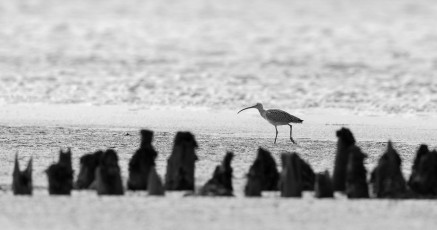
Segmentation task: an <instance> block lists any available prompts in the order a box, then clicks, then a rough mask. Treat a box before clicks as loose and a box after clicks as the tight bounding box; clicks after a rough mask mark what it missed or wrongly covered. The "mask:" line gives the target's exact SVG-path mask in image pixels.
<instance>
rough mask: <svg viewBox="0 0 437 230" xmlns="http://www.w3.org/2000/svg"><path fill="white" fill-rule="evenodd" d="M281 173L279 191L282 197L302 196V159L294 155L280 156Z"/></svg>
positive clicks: (285, 154) (284, 154)
mask: <svg viewBox="0 0 437 230" xmlns="http://www.w3.org/2000/svg"><path fill="white" fill-rule="evenodd" d="M281 160H282V172H281V179H280V183H279V191H280V192H281V196H282V197H301V196H302V187H303V185H302V159H300V157H299V155H297V154H296V153H291V154H290V153H283V154H282V155H281Z"/></svg>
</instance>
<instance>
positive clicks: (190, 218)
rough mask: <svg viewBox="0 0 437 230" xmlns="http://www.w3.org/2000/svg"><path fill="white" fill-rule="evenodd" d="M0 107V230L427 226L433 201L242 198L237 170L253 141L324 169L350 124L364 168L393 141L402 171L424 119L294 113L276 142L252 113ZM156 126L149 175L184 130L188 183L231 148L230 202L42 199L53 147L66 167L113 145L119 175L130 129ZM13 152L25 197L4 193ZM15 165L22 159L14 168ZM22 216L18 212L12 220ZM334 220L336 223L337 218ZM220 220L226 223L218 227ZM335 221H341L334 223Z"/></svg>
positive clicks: (422, 133)
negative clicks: (29, 175)
mask: <svg viewBox="0 0 437 230" xmlns="http://www.w3.org/2000/svg"><path fill="white" fill-rule="evenodd" d="M4 108H5V109H3V110H2V111H0V118H1V119H0V124H1V125H2V126H0V133H1V136H0V138H1V139H0V141H1V145H0V152H1V155H0V158H1V165H0V184H1V187H2V190H3V192H1V195H0V206H1V207H3V208H2V209H1V211H0V222H1V223H2V226H6V228H5V229H59V228H61V227H63V226H68V227H67V228H66V229H94V228H105V229H120V228H121V227H123V228H127V227H129V228H134V227H147V228H148V229H174V228H176V227H178V228H179V229H206V228H212V229H236V228H240V229H285V228H293V227H294V228H298V229H351V228H352V227H353V228H354V229H382V228H385V229H395V228H396V229H412V228H416V227H421V228H422V229H432V228H433V227H435V226H436V224H437V222H436V221H435V218H434V216H435V215H436V214H437V208H436V207H437V206H436V204H437V203H436V201H427V200H421V201H390V200H372V201H364V200H363V201H348V200H346V199H345V198H344V197H343V196H342V195H341V194H337V198H336V199H335V200H323V201H321V200H315V199H314V198H312V195H311V194H309V193H308V194H306V195H305V197H304V198H303V199H281V198H279V197H278V194H277V193H269V194H265V195H266V197H264V198H261V199H246V198H244V197H243V194H242V189H243V186H244V184H245V177H244V175H245V173H246V172H247V170H248V168H249V166H250V164H251V163H252V161H253V159H254V157H255V153H256V150H257V148H258V147H259V146H261V147H264V148H267V149H269V150H270V151H271V152H272V153H273V154H274V156H275V158H276V160H277V162H279V154H280V153H282V152H284V151H296V152H298V153H299V154H301V156H302V157H303V158H304V159H305V160H307V161H308V162H309V163H310V164H311V165H312V167H313V169H314V170H315V171H322V170H325V169H329V170H331V169H332V165H333V161H334V152H335V143H336V137H335V134H334V132H335V131H336V130H337V129H339V128H341V127H342V126H346V127H349V128H351V129H352V130H353V132H354V134H355V136H356V138H357V140H358V145H359V146H360V147H362V149H363V151H364V152H366V153H367V154H368V156H369V157H368V159H367V160H366V166H367V168H368V170H371V169H372V168H373V166H374V165H375V163H376V161H377V159H378V157H379V156H380V154H382V152H383V151H384V149H385V146H386V141H387V140H388V138H390V139H392V140H393V141H394V142H395V147H396V148H397V150H398V151H399V153H400V155H401V157H402V159H403V165H402V169H403V172H404V174H405V175H409V173H410V168H411V162H412V160H413V157H414V154H415V151H416V148H417V144H419V143H422V142H423V143H428V144H430V145H431V146H432V147H435V144H434V143H436V140H435V138H436V137H437V135H436V134H437V128H436V124H435V123H434V122H432V121H433V119H434V118H433V116H431V115H423V116H421V117H419V116H416V117H411V116H405V117H402V116H381V117H375V116H373V117H370V116H369V117H367V116H358V115H351V113H350V112H347V111H342V110H313V111H311V110H303V111H296V115H299V116H301V117H302V118H304V119H305V122H304V124H302V125H296V126H295V129H294V137H295V139H296V140H297V142H298V145H292V144H291V143H290V142H289V140H288V131H289V130H288V129H287V128H284V127H282V128H280V129H279V131H280V135H279V137H278V138H279V139H278V144H276V145H274V144H273V138H274V129H273V127H272V126H271V125H270V124H268V123H267V122H266V121H264V120H262V118H261V117H259V114H257V112H256V111H251V112H250V111H248V112H247V113H244V114H239V115H236V113H235V111H223V110H222V111H213V110H208V109H201V108H200V109H199V108H197V109H193V108H166V109H164V108H159V107H152V108H149V109H138V108H135V107H129V106H126V107H124V106H106V107H105V106H103V107H97V106H88V105H35V104H33V105H26V104H21V105H5V106H4ZM140 128H150V129H153V130H155V131H156V133H155V140H154V145H155V147H156V149H157V150H158V152H159V157H158V159H157V165H158V172H159V173H160V174H161V175H162V176H163V175H164V173H165V167H166V159H167V158H168V156H169V153H170V151H171V146H172V141H173V137H174V134H175V132H176V131H177V130H190V131H192V132H194V133H195V135H196V138H197V140H198V142H199V146H200V147H199V149H198V155H199V159H200V160H199V161H198V162H197V164H196V180H197V186H201V185H202V184H203V183H204V182H205V181H206V180H207V179H208V178H209V177H210V175H211V173H212V171H213V168H214V166H215V165H216V164H218V163H219V162H220V161H221V159H222V157H223V155H224V153H225V152H226V151H234V152H235V154H236V158H235V160H234V162H233V164H232V165H233V167H234V177H235V178H234V186H235V189H236V192H235V193H236V197H235V198H228V199H222V198H183V197H182V195H181V194H180V193H169V194H167V197H165V198H152V197H147V195H146V194H144V193H128V194H127V195H126V196H124V197H120V198H107V197H105V198H102V197H97V196H96V195H95V193H93V192H75V193H73V196H72V197H70V198H54V197H49V196H48V195H47V190H46V186H47V182H46V176H45V174H44V170H45V168H46V167H47V166H48V165H49V164H50V163H51V162H53V161H54V160H55V159H56V158H57V152H58V150H59V148H61V147H63V148H64V147H72V149H73V155H74V157H73V164H74V168H75V170H76V173H77V170H78V158H79V157H80V156H81V155H83V154H85V153H87V152H91V151H94V150H96V149H99V148H115V149H116V150H117V151H118V153H119V155H120V165H121V168H122V174H123V178H124V180H126V176H127V162H128V160H129V159H130V157H131V154H132V153H133V151H134V150H135V149H136V148H137V146H138V143H139V136H138V130H139V129H140ZM17 151H18V152H19V154H20V160H21V161H22V162H23V163H24V161H26V160H27V159H28V157H29V156H32V157H33V158H34V183H35V186H36V194H35V196H34V197H30V198H26V197H14V196H13V195H12V193H11V191H10V182H11V172H12V167H13V156H14V154H15V152H17ZM23 163H22V164H23ZM21 216H23V217H21ZM341 221H343V222H341ZM225 223H228V224H225ZM340 223H342V224H340Z"/></svg>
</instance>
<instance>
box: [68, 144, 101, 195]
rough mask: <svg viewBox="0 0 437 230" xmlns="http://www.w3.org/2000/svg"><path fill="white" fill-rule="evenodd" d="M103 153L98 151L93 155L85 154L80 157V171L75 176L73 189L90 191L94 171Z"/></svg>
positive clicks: (93, 179)
mask: <svg viewBox="0 0 437 230" xmlns="http://www.w3.org/2000/svg"><path fill="white" fill-rule="evenodd" d="M102 155H103V151H101V150H99V151H96V152H95V153H89V154H85V155H83V156H82V157H80V160H79V161H80V169H79V174H78V176H77V180H76V183H75V184H74V188H75V189H91V185H92V183H93V182H94V181H95V175H96V169H97V167H98V166H99V163H100V158H101V157H102Z"/></svg>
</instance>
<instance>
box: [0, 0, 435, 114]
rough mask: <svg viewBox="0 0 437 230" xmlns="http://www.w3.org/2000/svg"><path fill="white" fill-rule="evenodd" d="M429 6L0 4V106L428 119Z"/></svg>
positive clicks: (382, 1)
mask: <svg viewBox="0 0 437 230" xmlns="http://www.w3.org/2000/svg"><path fill="white" fill-rule="evenodd" d="M436 21H437V2H436V1H432V0H421V1H416V0H400V1H391V0H366V1H364V0H362V1H361V0H308V1H298V0H270V1H264V0H221V1H214V0H184V1H178V0H145V1H143V0H123V1H121V0H120V1H117V0H70V1H58V0H2V1H0V104H16V103H44V104H47V103H48V104H53V103H56V104H91V105H132V106H137V107H139V108H147V107H150V106H154V105H159V106H177V107H183V108H185V107H207V108H218V109H224V108H226V109H237V108H240V107H241V106H243V105H251V104H254V103H255V102H263V103H264V104H265V106H266V107H280V108H282V109H307V108H322V109H323V108H342V109H347V110H350V111H351V112H353V113H366V114H368V113H370V114H386V113H390V114H393V113H394V114H396V113H435V112H437V103H436V102H437V78H436V76H435V75H436V70H437V52H436V50H437V30H436V29H435V25H436V23H435V22H436Z"/></svg>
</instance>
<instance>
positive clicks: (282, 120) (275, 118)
mask: <svg viewBox="0 0 437 230" xmlns="http://www.w3.org/2000/svg"><path fill="white" fill-rule="evenodd" d="M265 114H266V115H265V118H264V119H266V120H267V121H268V122H269V123H270V124H272V125H288V124H290V123H302V121H303V120H302V119H300V118H298V117H295V116H293V115H291V114H289V113H287V112H285V111H282V110H279V109H269V110H266V113H265Z"/></svg>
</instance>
